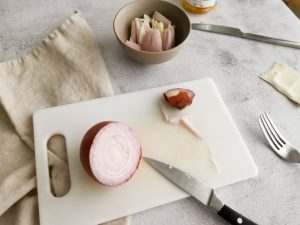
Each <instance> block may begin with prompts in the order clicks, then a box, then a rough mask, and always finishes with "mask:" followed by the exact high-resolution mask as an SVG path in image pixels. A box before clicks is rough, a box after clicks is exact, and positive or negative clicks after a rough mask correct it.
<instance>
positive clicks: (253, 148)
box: [0, 0, 300, 225]
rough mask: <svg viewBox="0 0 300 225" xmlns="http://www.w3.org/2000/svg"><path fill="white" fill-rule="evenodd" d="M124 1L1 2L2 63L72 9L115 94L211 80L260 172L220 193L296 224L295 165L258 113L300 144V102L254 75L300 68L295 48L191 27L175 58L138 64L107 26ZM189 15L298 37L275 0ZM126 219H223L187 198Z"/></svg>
mask: <svg viewBox="0 0 300 225" xmlns="http://www.w3.org/2000/svg"><path fill="white" fill-rule="evenodd" d="M126 2H127V1H121V0H115V1H99V0H97V1H95V0H85V1H80V0H65V1H60V0H43V1H41V0H27V1H17V0H1V1H0V61H6V60H10V59H15V58H19V57H21V56H23V55H25V54H27V53H28V52H30V51H31V50H32V49H33V48H34V47H35V46H36V45H38V44H39V42H41V40H42V39H43V38H45V37H46V36H47V35H48V34H49V33H50V32H51V31H52V30H53V29H55V27H56V26H58V25H59V24H60V23H61V22H62V21H64V20H65V18H67V17H68V16H69V15H70V14H72V12H73V11H74V9H78V10H80V11H81V12H82V14H83V15H84V17H85V18H86V20H87V21H88V23H89V24H90V26H91V27H92V29H93V31H94V33H95V36H96V38H97V40H98V42H99V45H100V47H101V49H102V52H103V55H104V59H105V62H106V63H107V67H108V71H109V73H110V78H111V81H112V83H113V87H114V90H115V92H116V94H121V93H126V92H132V91H138V90H143V89H148V88H152V87H157V86H162V85H167V84H172V83H178V82H183V81H189V80H195V79H200V78H204V77H210V78H212V79H213V80H214V81H215V83H216V85H217V86H218V88H219V91H220V93H221V94H222V96H223V98H224V101H225V103H226V105H227V107H228V108H229V111H230V112H231V114H232V116H233V118H234V120H235V122H236V124H237V126H238V128H239V130H240V132H241V134H242V136H243V138H244V140H245V142H246V144H247V146H248V148H249V150H250V152H251V154H252V156H253V158H254V160H255V162H256V164H257V166H258V168H259V175H258V177H256V178H254V179H251V180H247V181H244V182H240V183H238V184H233V185H231V186H228V187H224V188H221V189H219V190H217V193H218V195H219V197H220V198H221V199H222V200H223V201H224V202H226V203H227V204H228V205H230V206H232V207H233V208H234V209H236V210H237V211H240V212H241V213H244V214H245V215H246V216H248V217H249V218H251V219H253V220H254V221H256V222H257V223H259V224H267V225H268V224H270V225H277V224H278V225H279V224H280V225H299V224H300V222H299V221H300V213H299V211H300V194H299V190H300V179H299V174H300V165H293V164H289V163H286V162H284V161H282V160H280V159H279V158H278V157H277V156H276V155H275V154H274V153H273V152H272V151H271V150H270V148H269V146H268V145H267V143H266V140H265V139H264V137H263V136H262V133H261V130H260V128H259V124H258V120H257V119H258V116H259V115H260V114H261V113H262V112H265V111H268V112H270V114H271V116H272V117H273V119H274V121H275V122H276V124H278V126H279V127H280V129H281V131H282V133H283V134H285V135H286V136H287V137H288V138H289V139H290V140H291V142H292V143H294V144H295V145H296V146H298V147H299V148H300V139H299V132H300V114H299V112H300V108H299V106H296V105H295V104H294V103H292V102H291V101H289V100H288V99H287V98H286V97H284V96H283V95H281V94H280V93H278V92H277V91H275V89H274V88H273V87H271V86H270V85H268V84H267V83H265V82H264V81H263V80H261V79H260V78H259V75H260V74H261V73H263V72H264V71H266V70H267V69H268V68H269V67H270V66H271V65H272V64H273V62H274V61H279V62H282V63H286V64H288V65H290V66H291V67H293V68H296V69H298V70H299V71H300V51H299V50H296V49H290V48H286V47H280V46H274V45H269V44H264V43H259V42H254V41H249V40H243V39H238V38H234V37H229V36H223V35H218V34H211V33H205V32H201V31H192V32H191V35H190V37H189V40H188V41H187V43H186V45H185V47H184V48H183V49H182V51H181V52H180V54H179V55H178V56H177V57H176V58H174V59H173V60H171V61H169V62H167V63H164V64H161V65H154V66H147V65H141V64H138V63H136V62H133V61H131V60H130V59H128V58H127V56H126V55H125V54H124V53H123V52H122V50H121V48H120V46H119V45H118V43H117V40H116V38H115V36H114V33H113V29H112V22H113V18H114V15H115V14H116V12H117V11H118V9H119V8H120V7H121V6H122V5H124V4H125V3H126ZM177 2H178V3H180V1H179V0H178V1H177ZM191 20H192V21H194V22H195V21H201V22H206V23H214V24H223V25H228V26H235V27H240V28H242V29H243V31H246V32H253V33H258V34H261V35H268V36H273V37H278V38H285V39H290V40H298V41H299V40H300V22H299V20H298V19H297V17H296V16H295V15H294V14H293V13H292V12H291V11H289V9H288V8H287V7H286V6H285V4H284V3H282V2H281V1H280V0H240V1H236V0H226V1H225V0H223V1H222V0H220V1H219V4H218V6H217V7H216V9H215V10H213V11H211V12H210V13H208V14H205V15H198V16H195V15H193V16H191ZM224 151H226V149H224ZM233 160H234V159H233ZM131 221H132V222H131V223H132V225H152V224H155V225H164V224H168V225H177V224H182V225H185V224H189V225H199V224H203V225H209V224H211V225H221V224H225V223H224V222H223V221H222V220H221V219H219V218H218V217H217V216H215V215H213V213H212V212H211V211H209V210H207V209H206V208H205V207H203V206H202V205H201V204H199V203H198V202H196V201H195V200H193V199H191V198H188V199H185V200H181V201H177V202H174V203H170V204H167V205H164V206H161V207H157V208H154V209H152V210H148V211H145V212H142V213H138V214H136V215H133V216H132V219H131Z"/></svg>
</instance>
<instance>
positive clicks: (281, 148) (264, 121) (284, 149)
mask: <svg viewBox="0 0 300 225" xmlns="http://www.w3.org/2000/svg"><path fill="white" fill-rule="evenodd" d="M259 124H260V127H261V129H262V131H263V133H264V135H265V137H266V138H267V140H268V142H269V144H270V146H271V148H272V149H273V151H274V152H276V153H277V155H279V156H280V157H281V158H283V159H285V160H287V161H289V162H293V163H300V153H299V152H298V151H297V150H296V148H295V147H294V146H292V145H291V144H290V143H288V141H287V140H286V139H285V138H284V137H283V136H282V134H280V132H279V130H278V129H277V128H276V126H275V125H274V123H273V121H272V120H271V118H270V116H269V115H268V114H267V113H263V114H261V115H260V117H259Z"/></svg>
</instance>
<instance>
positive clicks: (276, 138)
mask: <svg viewBox="0 0 300 225" xmlns="http://www.w3.org/2000/svg"><path fill="white" fill-rule="evenodd" d="M262 118H263V120H264V122H265V124H266V125H267V128H268V130H269V131H270V133H271V134H272V137H273V138H274V140H275V141H276V143H277V144H278V145H279V146H280V147H282V146H283V145H284V143H283V142H282V141H281V140H280V138H278V135H277V134H276V132H275V130H274V129H273V127H272V125H271V124H270V122H269V121H268V119H267V118H266V114H265V113H264V114H262Z"/></svg>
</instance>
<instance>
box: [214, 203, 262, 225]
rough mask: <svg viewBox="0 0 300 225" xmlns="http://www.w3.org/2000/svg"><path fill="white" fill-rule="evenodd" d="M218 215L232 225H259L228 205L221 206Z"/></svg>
mask: <svg viewBox="0 0 300 225" xmlns="http://www.w3.org/2000/svg"><path fill="white" fill-rule="evenodd" d="M218 215H219V216H221V217H222V218H223V219H224V220H226V221H227V222H228V223H230V224H232V225H258V224H257V223H254V222H253V221H251V220H249V219H248V218H246V217H245V216H243V215H241V214H239V213H238V212H236V211H235V210H233V209H232V208H230V207H228V206H227V205H224V206H223V207H222V208H221V210H220V211H219V212H218Z"/></svg>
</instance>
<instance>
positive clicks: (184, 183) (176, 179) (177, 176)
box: [143, 157, 258, 225]
mask: <svg viewBox="0 0 300 225" xmlns="http://www.w3.org/2000/svg"><path fill="white" fill-rule="evenodd" d="M143 159H144V160H145V161H146V162H147V163H149V164H150V165H151V166H152V167H153V168H154V169H156V170H157V171H158V172H160V173H161V174H162V175H163V176H165V177H166V178H167V179H169V180H170V181H171V182H173V183H174V184H175V185H177V186H178V187H180V188H181V189H182V190H184V191H185V192H187V193H189V194H190V195H191V196H193V197H194V198H195V199H197V200H198V201H200V202H201V203H202V204H204V205H206V206H208V207H209V208H211V209H213V211H214V212H215V213H217V214H218V215H219V216H221V217H222V218H223V219H225V220H226V221H227V222H229V223H230V224H232V225H241V224H243V225H258V224H257V223H254V222H253V221H251V220H249V219H248V218H246V217H245V216H243V215H241V214H239V213H238V212H236V211H235V210H233V209H231V208H230V207H229V206H227V205H225V204H224V203H223V202H222V201H221V200H220V199H219V198H218V197H217V196H216V194H215V191H214V190H213V189H212V188H210V187H209V186H207V185H205V184H204V183H202V182H199V181H198V180H196V179H195V178H194V177H192V176H191V175H189V174H187V173H185V172H183V171H181V170H179V169H177V168H175V167H172V166H170V165H168V164H165V163H163V162H160V161H157V160H154V159H150V158H147V157H143Z"/></svg>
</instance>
